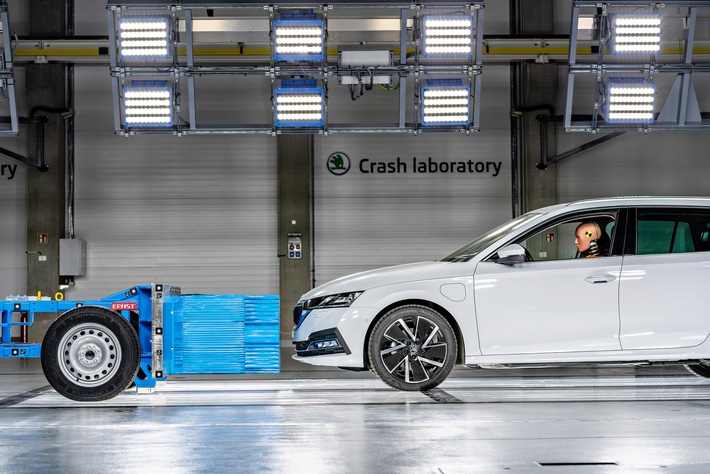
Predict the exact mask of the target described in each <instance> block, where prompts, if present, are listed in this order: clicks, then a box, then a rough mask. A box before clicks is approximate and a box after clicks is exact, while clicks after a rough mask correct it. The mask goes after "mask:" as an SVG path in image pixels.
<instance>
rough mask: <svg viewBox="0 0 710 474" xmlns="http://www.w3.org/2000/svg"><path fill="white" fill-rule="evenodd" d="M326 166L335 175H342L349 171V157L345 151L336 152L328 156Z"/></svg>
mask: <svg viewBox="0 0 710 474" xmlns="http://www.w3.org/2000/svg"><path fill="white" fill-rule="evenodd" d="M326 166H328V171H330V172H331V173H333V174H334V175H335V176H342V175H344V174H345V173H347V172H348V171H350V158H348V155H346V154H345V153H341V152H336V153H333V154H332V155H330V156H329V157H328V162H327V163H326Z"/></svg>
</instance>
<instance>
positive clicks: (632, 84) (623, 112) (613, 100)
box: [604, 78, 656, 124]
mask: <svg viewBox="0 0 710 474" xmlns="http://www.w3.org/2000/svg"><path fill="white" fill-rule="evenodd" d="M655 95H656V85H655V84H652V83H650V82H648V81H646V80H644V79H641V78H610V80H609V82H608V83H607V85H606V103H605V105H604V112H605V116H606V121H607V122H609V123H640V124H644V123H653V104H654V99H655Z"/></svg>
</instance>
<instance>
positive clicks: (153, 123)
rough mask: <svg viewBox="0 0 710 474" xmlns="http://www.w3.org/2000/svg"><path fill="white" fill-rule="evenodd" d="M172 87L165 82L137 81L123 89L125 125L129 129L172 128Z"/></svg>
mask: <svg viewBox="0 0 710 474" xmlns="http://www.w3.org/2000/svg"><path fill="white" fill-rule="evenodd" d="M172 96H173V90H172V87H170V86H169V85H167V83H166V82H165V81H135V82H134V83H133V84H132V85H130V86H125V87H124V88H123V113H124V125H126V126H127V127H171V126H172V125H173V107H172Z"/></svg>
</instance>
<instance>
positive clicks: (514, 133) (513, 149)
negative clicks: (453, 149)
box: [508, 0, 520, 217]
mask: <svg viewBox="0 0 710 474" xmlns="http://www.w3.org/2000/svg"><path fill="white" fill-rule="evenodd" d="M516 11H517V9H516V1H515V0H510V1H509V2H508V14H509V21H510V23H509V28H510V34H511V35H515V34H517V18H516ZM519 67H520V65H519V64H518V63H516V62H511V63H510V108H511V110H515V108H516V107H517V106H518V69H519ZM518 126H519V119H518V118H517V117H516V116H515V115H514V114H511V115H510V178H511V198H512V203H511V208H512V214H513V217H517V216H519V215H520V175H519V172H518V171H519V170H518V153H519V149H518V148H519V141H520V136H519V133H518Z"/></svg>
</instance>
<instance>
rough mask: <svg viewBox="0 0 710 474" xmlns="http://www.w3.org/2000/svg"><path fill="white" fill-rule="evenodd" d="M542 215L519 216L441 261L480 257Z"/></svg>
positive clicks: (532, 213) (533, 213) (464, 260)
mask: <svg viewBox="0 0 710 474" xmlns="http://www.w3.org/2000/svg"><path fill="white" fill-rule="evenodd" d="M541 215H542V214H540V213H535V212H529V213H527V214H523V215H522V216H518V217H516V218H515V219H513V220H512V221H508V222H506V223H505V224H502V225H499V226H498V227H496V228H495V229H493V230H491V231H488V232H486V233H485V234H483V235H481V236H480V237H477V238H475V239H474V240H472V241H471V242H469V243H467V244H466V245H464V246H463V247H461V248H460V249H458V250H457V251H455V252H454V253H452V254H451V255H447V256H446V257H444V258H443V259H442V260H441V261H442V262H466V261H468V260H470V259H471V258H473V257H475V256H476V255H478V253H479V252H480V251H481V250H483V249H484V248H486V247H488V246H489V245H491V244H492V243H493V242H495V241H496V240H498V239H500V238H501V237H503V236H504V235H505V234H507V233H509V232H511V231H514V230H515V229H517V228H519V227H520V226H522V225H524V224H527V223H528V222H530V221H531V220H533V219H537V218H538V217H540V216H541Z"/></svg>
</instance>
